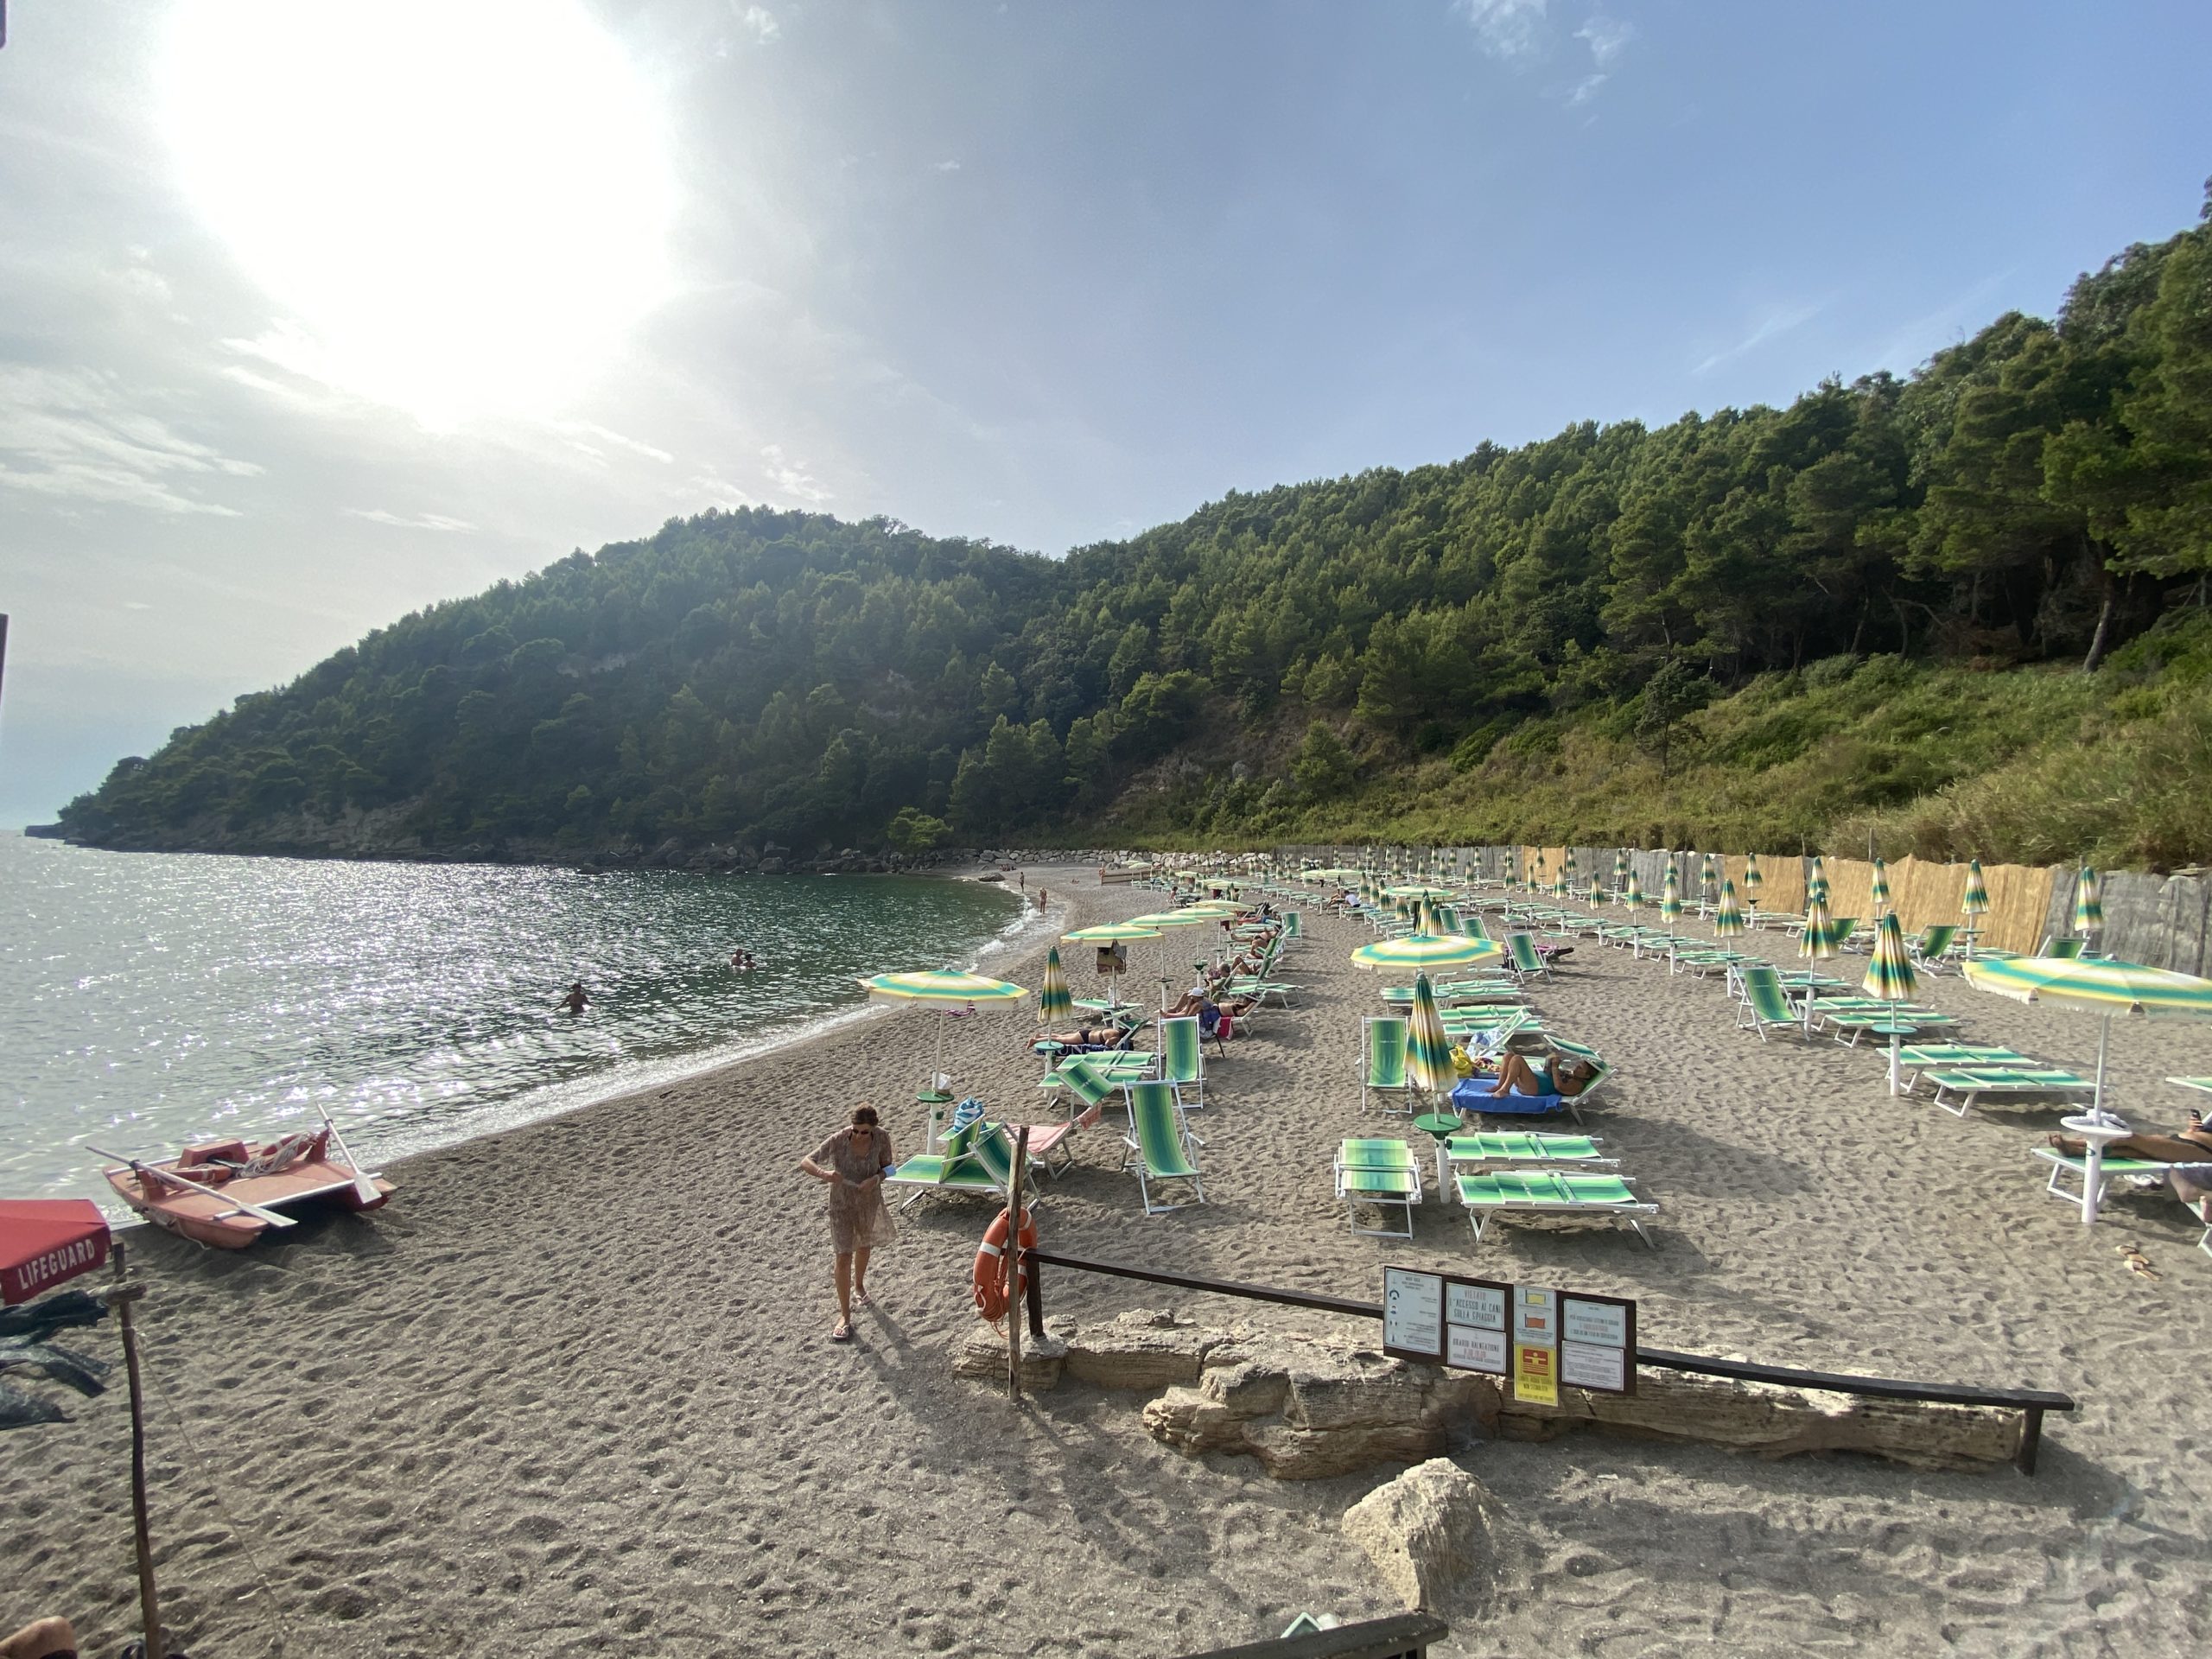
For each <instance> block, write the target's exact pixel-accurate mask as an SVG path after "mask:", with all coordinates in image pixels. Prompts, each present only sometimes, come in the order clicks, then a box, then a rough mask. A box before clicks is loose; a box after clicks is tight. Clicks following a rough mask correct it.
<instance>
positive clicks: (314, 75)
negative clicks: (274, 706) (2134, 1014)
mask: <svg viewBox="0 0 2212 1659" xmlns="http://www.w3.org/2000/svg"><path fill="white" fill-rule="evenodd" d="M2208 63H2212V7H2206V6H2204V5H2202V4H2201V3H2196V4H2185V3H2168V4H2161V3H2139V4H2138V3H2130V4H2126V5H2119V6H2107V5H2101V4H2082V5H2077V6H2041V5H2035V4H2030V3H2020V0H2002V3H1968V0H1957V3H1945V4H1939V5H1929V4H1926V3H1924V0H1923V3H1909V4H1907V3H1885V0H1872V3H1861V4H1853V5H1848V6H1817V7H1816V6H1797V5H1777V4H1774V3H1772V0H1741V3H1735V0H1711V3H1707V0H1603V3H1595V0H1376V3H1363V4H1351V3H1311V4H1300V3H1282V4H1267V3H1262V0H1249V3H1224V4H1214V5H1185V4H1182V3H1169V0H1158V3H1123V4H1107V3H1103V0H1102V3H1091V4H1062V3H1030V0H1005V3H1000V0H975V3H942V4H938V3H925V0H885V3H866V0H854V3H828V0H815V3H802V0H764V3H753V0H737V3H732V0H632V3H613V0H378V3H377V4H373V5H366V4H362V3H359V0H341V3H325V0H183V3H173V0H14V3H12V4H11V5H10V7H9V38H8V41H7V44H6V46H5V48H0V610H4V611H7V612H9V613H12V617H13V622H12V628H11V632H10V640H9V654H8V662H7V671H6V684H5V691H4V701H0V824H15V823H24V822H29V821H38V820H43V819H47V818H50V817H52V816H53V814H54V810H55V809H56V808H58V807H59V806H60V804H62V803H63V802H64V801H65V800H66V799H67V798H68V797H69V796H71V795H72V794H74V793H75V792H77V791H79V790H82V789H85V788H88V787H90V786H92V785H93V784H95V783H97V782H98V781H99V779H100V777H101V776H103V775H104V774H105V772H106V770H107V768H108V766H110V765H111V763H112V761H113V760H115V759H116V758H117V757H118V756H119V755H122V754H124V753H145V752H148V751H149V750H150V749H151V748H153V747H156V746H157V745H158V744H159V742H160V741H161V740H162V737H163V736H165V735H166V734H167V733H168V731H169V730H170V729H171V728H174V727H175V726H177V725H180V724H183V723H186V722H188V721H196V720H200V719H203V718H205V717H206V716H207V715H209V714H212V713H213V712H214V711H215V710H216V709H219V708H220V707H222V706H223V705H224V704H225V703H226V702H228V701H229V700H230V699H231V698H232V697H233V696H236V695H237V694H238V693H239V692H241V691H245V690H256V689H259V688H262V687H264V686H268V685H271V684H275V683H280V682H282V681H283V680H285V679H288V678H289V677H291V676H293V675H295V674H296V673H298V672H300V671H302V670H304V669H306V668H307V667H308V666H310V665H311V664H313V663H315V661H317V660H319V659H320V658H322V657H323V656H325V655H326V654H327V653H328V652H331V651H333V650H334V649H336V648H337V647H339V646H340V645H345V644H347V643H349V642H350V641H352V640H353V639H356V638H357V637H359V635H360V634H361V633H362V632H365V631H366V630H367V629H369V628H371V627H373V626H377V625H378V624H380V623H383V622H386V621H390V620H392V619H394V618H396V617H397V616H399V615H401V614H403V613H406V612H408V611H410V610H413V609H416V608H418V607H421V606H423V605H425V604H427V603H429V602H432V601H436V600H439V599H443V598H448V597H452V596H454V595H458V594H466V593H469V592H473V591H475V590H477V589H479V588H482V587H484V586H486V585H487V584H488V583H490V582H493V581H495V580H497V579H498V578H499V577H501V576H512V575H521V574H522V573H524V571H527V570H529V569H534V568H536V567H537V566H538V565H541V564H543V563H546V562H547V561H549V560H550V559H552V558H556V557H558V556H561V555H562V554H563V553H565V552H567V551H568V550H569V549H570V548H571V547H575V546H582V547H586V548H592V547H596V546H598V545H600V544H601V543H604V542H607V541H609V540H613V539H619V538H621V537H629V536H634V535H639V534H644V533H646V532H649V531H652V529H653V528H655V527H656V526H657V525H658V524H659V523H660V522H661V521H662V520H663V519H664V518H669V517H671V516H672V515H679V514H686V513H690V512H698V511H701V510H702V509H704V508H706V507H708V506H713V505H722V506H728V505H738V504H741V503H747V502H766V503H771V504H774V505H781V506H791V507H808V508H815V509H819V510H822V511H825V512H835V513H838V514H841V515H845V516H849V517H853V518H862V517H866V516H868V515H869V514H873V513H888V514H891V515H892V516H893V517H895V518H901V519H904V520H906V522H908V523H910V524H915V525H918V526H919V527H920V528H922V529H925V530H927V531H931V532H934V533H938V534H944V535H968V536H976V537H990V538H993V539H995V540H998V541H1001V542H1006V543H1013V544H1014V545H1017V546H1021V547H1027V548H1033V549H1036V550H1040V551H1044V552H1047V553H1058V552H1060V551H1062V550H1065V549H1066V548H1068V547H1071V546H1074V545H1080V544H1082V543H1086V542H1090V541H1094V540H1097V539H1100V538H1102V537H1115V536H1120V535H1125V534H1128V533H1129V532H1131V531H1135V530H1138V529H1141V528H1143V527H1144V526H1146V525H1148V524H1154V523H1157V522H1160V521H1161V520H1163V519H1170V518H1179V517H1181V516H1182V515H1183V514H1185V513H1186V512H1190V511H1191V510H1192V508H1193V507H1195V506H1197V505H1198V504H1199V503H1201V502H1203V501H1205V500H1208V499H1212V498H1215V497H1217V496H1219V495H1220V494H1221V493H1223V492H1224V491H1225V490H1228V489H1231V488H1262V487H1265V486H1268V485H1271V484H1274V483H1279V482H1284V481H1293V480H1301V479H1308V478H1314V477H1320V476H1327V475H1332V474H1340V473H1346V472H1352V471H1357V470H1358V469H1360V468H1363V467H1371V466H1378V465H1388V466H1397V467H1407V466H1414V465H1419V464H1421V463H1423V462H1427V461H1442V460H1448V459H1450V458H1452V457H1454V456H1457V455H1460V454H1465V453H1466V452H1467V451H1468V450H1469V449H1471V448H1473V447H1474V446H1475V445H1476V444H1477V443H1478V442H1481V441H1482V440H1484V439H1485V438H1490V439H1495V440H1497V441H1500V442H1519V441H1522V440H1525V439H1529V438H1531V437H1536V436H1540V435H1544V434H1547V433H1549V432H1553V431H1555V430H1557V429H1559V428H1560V427H1561V426H1563V425H1565V424H1566V423H1568V422H1571V421H1574V420H1579V419H1586V418H1591V419H1598V420H1602V421H1614V420H1623V419H1630V418H1633V419H1640V420H1644V421H1650V422H1660V421H1666V420H1669V419H1672V418H1673V417H1675V416H1677V415H1679V414H1681V412H1682V411H1684V410H1688V409H1693V408H1694V409H1700V410H1711V409H1713V408H1716V407H1719V406H1721V405H1726V404H1736V405H1742V404H1751V403H1758V402H1781V401H1786V400H1787V399H1789V397H1792V396H1794V395H1795V394H1796V393H1797V392H1798V391H1802V390H1803V389H1805V388H1806V387H1808V386H1809V385H1812V384H1813V383H1814V382H1815V381H1816V380H1818V379H1819V378H1821V376H1823V375H1825V374H1829V373H1837V374H1841V375H1843V376H1845V377H1847V378H1849V377H1852V376H1855V375H1858V374H1860V373H1864V372H1868V371H1871V370H1873V369H1878V368H1889V369H1892V370H1896V371H1898V372H1904V371H1909V370H1910V368H1912V367H1913V365H1916V363H1919V362H1921V361H1923V359H1925V358H1926V357H1927V356H1928V354H1929V353H1930V352H1932V351H1935V350H1936V349H1939V348H1940V347H1942V346H1944V345H1945V344H1947V343H1949V342H1951V341H1954V340H1958V339H1960V338H1961V337H1962V336H1963V335H1965V334H1969V333H1971V332H1972V331H1973V330H1974V329H1975V328H1977V327H1980V325H1981V324H1982V323H1984V322H1986V321H1988V320H1989V319H1990V318H1992V317H1993V316H1995V315H1998V314H1999V312H2001V311H2003V310H2005V309H2006V308H2022V309H2026V310H2031V311H2035V312H2038V313H2042V314H2045V315H2048V314H2049V313H2050V311H2051V310H2052V309H2053V308H2055V307H2056V304H2057V302H2058V301H2059V299H2060V296H2062V295H2063V292H2064V289H2065V287H2066V285H2067V283H2069V282H2070V281H2071V280H2072V278H2073V277H2074V276H2075V274H2076V273H2077V272H2079V271H2080V270H2083V269H2084V268H2087V267H2090V266H2094V265H2095V264H2098V263H2100V262H2101V261H2102V260H2103V259H2104V258H2105V257H2107V256H2108V255H2110V254H2111V253H2113V252H2114V251H2117V250H2119V249H2120V248H2121V247H2123V246H2124V245H2126V244H2127V243H2129V242H2131V241H2134V240H2144V239H2155V238H2162V237H2164V236H2166V235H2169V234H2171V232H2174V231H2176V230H2177V229H2180V228H2182V227H2183V226H2185V225H2186V224H2188V223H2190V221H2191V220H2193V219H2194V218H2195V217H2196V210H2197V207H2198V205H2199V201H2200V199H2201V194H2202V181H2203V179H2204V176H2205V175H2207V174H2208V173H2212V98H2208V97H2207V96H2206V91H2207V81H2206V72H2205V66H2206V65H2207V64H2208Z"/></svg>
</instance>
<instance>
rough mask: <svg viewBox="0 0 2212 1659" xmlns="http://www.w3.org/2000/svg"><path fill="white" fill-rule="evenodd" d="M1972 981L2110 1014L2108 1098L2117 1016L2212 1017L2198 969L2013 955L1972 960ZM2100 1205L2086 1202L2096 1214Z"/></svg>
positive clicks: (2100, 1099) (2209, 990)
mask: <svg viewBox="0 0 2212 1659" xmlns="http://www.w3.org/2000/svg"><path fill="white" fill-rule="evenodd" d="M1966 975H1967V982H1968V983H1969V984H1972V985H1974V986H1976V987H1978V988H1980V989H1982V990H1985V991H1993V992H1995V993H1996V994H1997V995H1999V996H2009V997H2011V998H2012V1001H2015V1002H2055V1003H2057V1004H2059V1005H2060V1006H2062V1007H2074V1008H2085V1009H2087V1010H2088V1011H2089V1012H2090V1013H2092V1014H2102V1015H2103V1016H2104V1020H2103V1024H2102V1027H2101V1030H2100V1032H2099V1033H2098V1036H2097V1096H2096V1101H2095V1104H2094V1109H2096V1110H2099V1111H2101V1110H2102V1109H2104V1103H2105V1053H2106V1050H2107V1047H2108V1046H2110V1044H2111V1041H2112V1022H2113V1017H2114V1016H2115V1015H2128V1014H2133V1015H2134V1016H2135V1017H2137V1018H2139V1019H2146V1020H2212V980H2206V979H2199V978H2197V977H2196V976H2195V975H2193V974H2172V973H2168V972H2167V971H2166V970H2165V969H2163V968H2141V967H2138V966H2137V965H2136V964H2135V963H2132V962H2088V961H2083V960H2081V959H2079V958H2068V957H2012V958H2010V959H2009V960H2007V959H2004V958H1999V959H1998V960H1996V961H1991V960H1989V959H1988V958H1987V957H1984V958H1982V959H1980V960H1979V961H1976V962H1970V963H1967V967H1966ZM2094 1213H2095V1212H2094V1206H2093V1205H2085V1206H2084V1214H2085V1216H2088V1217H2094Z"/></svg>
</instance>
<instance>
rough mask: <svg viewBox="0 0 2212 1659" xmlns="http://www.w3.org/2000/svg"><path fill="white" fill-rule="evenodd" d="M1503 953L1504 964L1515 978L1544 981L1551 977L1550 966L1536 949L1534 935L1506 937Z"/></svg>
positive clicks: (1524, 934)
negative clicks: (1537, 978) (1542, 979)
mask: <svg viewBox="0 0 2212 1659" xmlns="http://www.w3.org/2000/svg"><path fill="white" fill-rule="evenodd" d="M1505 952H1506V957H1505V959H1506V962H1507V963H1508V965H1509V966H1510V967H1511V969H1512V970H1513V974H1514V976H1515V977H1516V978H1517V979H1520V980H1522V981H1527V980H1531V979H1535V978H1536V977H1538V976H1541V977H1543V978H1545V979H1549V978H1550V977H1551V976H1552V969H1551V964H1550V963H1548V962H1546V961H1545V960H1544V957H1543V953H1542V952H1541V951H1540V950H1537V949H1536V940H1535V935H1534V934H1529V933H1513V934H1509V935H1507V937H1506V940H1505Z"/></svg>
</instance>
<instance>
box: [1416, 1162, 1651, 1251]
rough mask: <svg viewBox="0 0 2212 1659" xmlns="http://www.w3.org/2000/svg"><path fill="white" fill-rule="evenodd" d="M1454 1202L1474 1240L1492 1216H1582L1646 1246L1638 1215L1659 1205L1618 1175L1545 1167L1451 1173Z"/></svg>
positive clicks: (1480, 1237) (1647, 1238) (1480, 1236)
mask: <svg viewBox="0 0 2212 1659" xmlns="http://www.w3.org/2000/svg"><path fill="white" fill-rule="evenodd" d="M1453 1185H1456V1186H1457V1187H1458V1188H1459V1202H1460V1203H1461V1204H1463V1205H1465V1206H1466V1207H1467V1216H1468V1219H1469V1220H1470V1221H1471V1222H1472V1223H1473V1224H1474V1229H1475V1243H1478V1244H1479V1243H1482V1240H1483V1225H1484V1223H1485V1222H1487V1221H1488V1220H1489V1219H1490V1218H1491V1217H1493V1216H1503V1215H1515V1214H1520V1215H1546V1216H1587V1217H1593V1218H1599V1219H1603V1220H1605V1221H1609V1222H1611V1224H1613V1225H1614V1226H1616V1227H1619V1226H1626V1227H1627V1228H1629V1229H1630V1230H1631V1231H1633V1232H1634V1233H1635V1234H1636V1236H1637V1237H1638V1238H1640V1239H1642V1240H1643V1242H1644V1243H1645V1245H1646V1246H1647V1247H1649V1246H1651V1236H1650V1235H1649V1233H1647V1232H1645V1231H1644V1230H1643V1219H1642V1218H1643V1217H1645V1216H1650V1215H1656V1214H1657V1213H1658V1211H1659V1206H1658V1205H1656V1204H1651V1203H1648V1202H1646V1201H1645V1200H1643V1199H1641V1198H1637V1196H1636V1194H1635V1193H1633V1192H1630V1191H1629V1185H1628V1183H1627V1182H1626V1181H1624V1180H1623V1179H1621V1178H1620V1177H1619V1176H1618V1175H1560V1174H1554V1173H1550V1172H1548V1171H1529V1172H1521V1173H1516V1172H1514V1171H1510V1170H1501V1171H1497V1172H1495V1173H1490V1174H1482V1175H1459V1176H1456V1177H1454V1178H1453Z"/></svg>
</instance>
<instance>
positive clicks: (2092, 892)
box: [2074, 864, 2105, 939]
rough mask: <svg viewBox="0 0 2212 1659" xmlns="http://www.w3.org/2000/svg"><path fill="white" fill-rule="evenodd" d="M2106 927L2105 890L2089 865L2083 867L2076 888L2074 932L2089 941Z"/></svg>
mask: <svg viewBox="0 0 2212 1659" xmlns="http://www.w3.org/2000/svg"><path fill="white" fill-rule="evenodd" d="M2104 925H2105V888H2104V883H2103V882H2102V881H2101V880H2099V879H2098V877H2097V873H2096V872H2095V871H2094V870H2093V869H2091V868H2089V867H2088V865H2086V864H2084V865H2083V866H2082V878H2081V880H2079V881H2077V882H2076V883H2075V887H2074V931H2075V932H2076V933H2079V934H2080V935H2081V936H2082V938H2084V939H2089V938H2094V937H2095V935H2096V934H2097V933H2098V932H2099V931H2101V929H2102V928H2103V926H2104Z"/></svg>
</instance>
